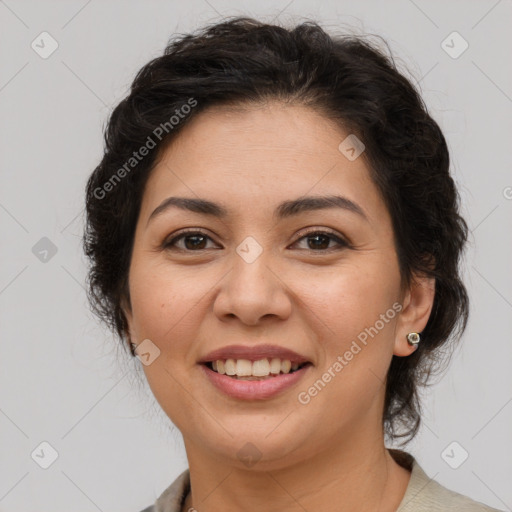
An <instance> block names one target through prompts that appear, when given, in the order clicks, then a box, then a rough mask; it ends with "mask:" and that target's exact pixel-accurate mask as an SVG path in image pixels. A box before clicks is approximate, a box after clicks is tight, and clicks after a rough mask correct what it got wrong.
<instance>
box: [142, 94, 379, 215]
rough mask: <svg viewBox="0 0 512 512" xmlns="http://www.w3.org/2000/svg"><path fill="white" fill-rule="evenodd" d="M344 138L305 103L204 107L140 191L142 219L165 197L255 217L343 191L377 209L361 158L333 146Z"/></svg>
mask: <svg viewBox="0 0 512 512" xmlns="http://www.w3.org/2000/svg"><path fill="white" fill-rule="evenodd" d="M348 135H350V134H348V133H347V132H346V131H343V130H342V129H341V128H340V127H339V126H338V125H336V124H335V123H334V122H332V121H331V120H329V119H326V118H325V117H323V116H322V115H320V114H319V113H317V112H316V111H314V110H312V109H310V108H308V107H305V106H291V105H285V104H282V103H277V102H275V103H270V104H264V105H258V106H250V107H245V106H244V107H230V108H226V107H215V108H210V109H208V110H206V111H204V112H202V113H200V114H197V115H196V117H194V118H193V119H191V120H190V122H189V124H187V125H186V126H185V127H184V128H183V129H182V131H181V132H179V133H178V135H177V136H176V137H175V139H174V140H173V141H172V142H171V143H170V144H169V145H168V146H167V147H166V148H165V150H164V151H162V153H161V155H160V158H159V161H158V163H157V164H156V166H155V168H154V169H153V171H152V173H151V176H150V178H149V180H148V183H147V186H146V190H145V193H144V198H143V208H142V211H141V217H143V216H146V217H147V216H149V215H150V213H151V211H152V209H154V208H155V206H156V205H158V204H159V203H160V202H161V201H162V200H164V199H165V198H166V197H168V196H169V195H181V196H187V197H201V198H208V199H212V200H214V201H215V202H217V203H222V204H224V205H226V206H227V209H228V210H230V211H234V212H236V211H237V209H249V208H250V209H252V210H253V212H256V211H257V209H258V208H259V207H262V206H263V205H268V204H269V203H275V204H278V203H281V202H282V201H284V200H286V199H290V198H293V199H295V198H297V197H300V196H304V195H312V194H313V195H315V194H317V195H332V194H341V195H343V196H345V197H348V198H349V199H352V200H353V201H354V202H358V203H365V204H367V205H368V204H369V203H370V204H371V203H372V202H373V203H375V204H374V205H373V209H374V210H375V209H377V210H378V209H379V207H380V208H382V207H383V204H379V203H382V201H381V199H380V196H379V193H378V191H377V189H376V187H375V185H374V183H373V182H372V180H371V179H370V176H369V172H368V168H367V166H366V163H365V161H364V158H362V157H359V158H357V159H355V160H353V161H351V160H349V159H348V158H347V157H346V156H345V154H344V153H343V152H342V151H340V149H339V146H340V143H342V142H343V141H344V140H345V139H346V138H347V136H348ZM371 209H372V208H370V210H371ZM374 213H376V214H377V215H381V214H382V212H374Z"/></svg>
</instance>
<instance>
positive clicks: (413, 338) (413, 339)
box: [407, 332, 420, 345]
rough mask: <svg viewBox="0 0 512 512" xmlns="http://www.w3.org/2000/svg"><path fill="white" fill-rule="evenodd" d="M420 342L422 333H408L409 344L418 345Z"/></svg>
mask: <svg viewBox="0 0 512 512" xmlns="http://www.w3.org/2000/svg"><path fill="white" fill-rule="evenodd" d="M419 342H420V335H419V334H418V333H417V332H410V333H409V334H408V335H407V343H409V345H417V344H418V343H419Z"/></svg>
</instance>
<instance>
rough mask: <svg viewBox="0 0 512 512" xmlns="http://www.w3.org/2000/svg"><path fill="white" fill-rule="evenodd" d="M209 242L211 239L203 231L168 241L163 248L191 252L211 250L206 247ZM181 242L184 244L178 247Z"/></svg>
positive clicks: (191, 232) (187, 233)
mask: <svg viewBox="0 0 512 512" xmlns="http://www.w3.org/2000/svg"><path fill="white" fill-rule="evenodd" d="M208 240H211V238H210V237H209V236H208V235H206V234H205V233H202V232H201V231H188V232H186V233H181V234H180V235H178V236H175V237H174V238H171V239H170V240H168V241H166V242H165V243H164V245H163V247H164V248H165V249H173V248H176V249H178V250H182V251H190V252H193V251H201V250H205V249H208V248H209V247H207V246H206V245H207V242H208ZM181 241H183V243H182V244H181V246H180V245H178V242H181Z"/></svg>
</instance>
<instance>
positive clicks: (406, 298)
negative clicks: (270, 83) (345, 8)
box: [125, 102, 434, 512]
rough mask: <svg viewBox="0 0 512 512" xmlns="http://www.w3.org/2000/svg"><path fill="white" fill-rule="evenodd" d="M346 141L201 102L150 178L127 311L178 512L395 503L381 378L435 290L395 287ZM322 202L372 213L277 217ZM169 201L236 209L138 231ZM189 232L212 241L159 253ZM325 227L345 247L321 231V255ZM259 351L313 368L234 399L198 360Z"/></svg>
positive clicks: (161, 219) (282, 117)
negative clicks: (248, 455) (314, 389)
mask: <svg viewBox="0 0 512 512" xmlns="http://www.w3.org/2000/svg"><path fill="white" fill-rule="evenodd" d="M347 135H348V133H344V132H343V131H342V130H341V129H340V127H339V126H337V125H335V124H334V123H332V122H331V121H329V120H327V119H325V118H324V117H323V116H321V115H320V114H318V113H316V112H315V111H313V110H311V109H309V108H307V107H304V106H298V105H295V106H292V105H289V104H288V105H284V104H281V103H277V102H272V103H267V104H262V105H259V106H254V105H252V106H250V107H249V106H246V107H244V108H238V109H235V108H233V109H227V108H225V107H224V108H220V107H217V108H211V109H209V110H207V111H205V112H202V113H201V114H199V115H198V116H197V117H196V118H194V119H192V120H191V123H190V124H188V125H187V126H186V127H185V128H184V129H183V131H182V132H181V133H180V134H179V136H178V137H177V138H175V139H174V141H173V142H172V144H171V145H170V146H168V147H167V148H166V149H165V151H164V152H163V153H162V155H161V158H160V160H159V162H158V164H157V165H156V166H155V168H154V170H153V172H152V174H151V176H150V178H149V181H148V183H147V186H146V189H145V191H144V195H143V201H142V205H141V211H140V215H139V219H138V223H137V226H136V233H135V242H134V248H133V254H132V260H131V266H130V270H129V289H130V297H131V306H130V307H127V308H126V310H125V311H126V315H127V319H128V323H129V335H130V338H131V341H132V342H134V343H135V344H138V343H140V342H141V341H142V340H145V339H147V338H149V339H150V340H151V341H152V342H153V343H154V344H155V345H156V346H157V347H158V348H159V350H160V355H159V357H157V358H156V359H155V360H154V362H152V363H151V364H150V365H148V366H144V371H145V375H146V377H147V380H148V382H149V385H150V387H151V389H152V392H153V393H154V395H155V397H156V399H157V401H158V402H159V404H160V405H161V407H162V408H163V410H164V411H165V412H166V414H167V415H168V416H169V418H170V419H171V420H172V422H173V423H174V424H175V425H176V426H177V427H178V428H179V429H180V431H181V433H182V434H183V438H184V442H185V448H186V452H187V457H188V462H189V468H190V475H191V484H192V489H191V493H190V494H189V496H188V497H187V500H186V503H185V506H184V507H183V510H188V508H189V507H191V506H193V507H194V508H195V509H197V510H198V511H199V512H210V511H220V510H222V511H223V512H226V511H238V510H246V511H259V510H266V511H270V512H272V511H278V510H279V511H280V512H285V511H299V510H300V511H303V510H304V509H305V510H310V511H311V510H323V511H334V510H340V508H342V509H343V510H344V511H345V512H351V511H358V512H361V511H366V510H368V511H376V510H379V511H381V512H386V511H394V510H396V509H397V507H398V505H399V503H400V501H401V499H402V498H403V495H404V493H405V490H406V487H407V484H408V481H409V477H410V473H409V472H408V471H407V470H405V469H404V468H402V467H401V466H399V465H398V464H397V463H396V462H395V461H394V460H393V459H392V457H391V456H390V454H389V452H388V451H387V450H386V448H385V445H384V438H383V432H382V426H381V425H382V414H383V404H384V391H385V387H384V382H385V376H386V373H387V370H388V368H389V365H390V363H391V358H392V356H393V355H396V356H399V357H407V356H408V355H410V354H411V353H412V352H413V351H414V349H415V348H414V347H411V346H410V345H409V344H408V343H407V341H406V335H407V333H409V332H411V331H415V332H421V331H422V330H423V329H424V327H425V325H426V323H427V320H428V317H429V315H430V311H431V308H432V302H433V297H434V285H433V282H432V281H431V280H427V279H425V278H422V279H420V278H417V279H416V280H415V281H414V284H412V285H411V286H410V287H408V288H405V287H403V286H402V281H401V278H400V273H399V268H398V261H397V255H396V251H395V246H394V242H393V229H392V224H391V220H390V216H389V213H388V211H387V209H386V207H385V204H384V202H383V199H382V197H381V196H380V194H379V192H378V190H377V188H376V186H375V184H374V183H373V182H372V180H371V179H370V175H369V172H368V168H367V166H366V163H365V161H364V158H363V157H359V158H357V159H356V160H354V161H349V160H348V159H347V158H346V157H345V156H344V155H343V154H342V153H341V152H340V151H339V150H338V146H339V144H340V142H341V141H342V140H343V139H344V138H345V137H346V136H347ZM332 194H339V195H343V196H344V197H347V198H349V199H350V200H352V201H353V202H355V203H357V204H358V205H359V206H360V207H361V209H362V210H363V212H364V213H365V215H366V217H367V218H366V219H365V218H363V216H361V215H358V214H356V213H354V212H351V211H348V210H346V209H340V208H331V209H324V210H317V211H310V212H305V213H302V214H299V215H297V216H293V217H290V218H286V219H283V220H280V221H277V220H276V219H275V218H273V216H272V212H273V211H274V208H275V207H276V205H278V204H279V203H281V202H282V201H285V200H292V199H297V198H299V197H301V196H304V195H332ZM169 196H182V197H193V198H197V197H200V198H204V199H208V200H211V201H214V202H216V203H220V204H222V205H223V206H224V207H226V208H227V209H228V210H229V212H230V214H229V215H228V216H227V217H226V218H224V219H222V220H220V219H217V218H213V217H211V216H208V215H204V214H199V213H193V212H187V211H183V210H180V209H177V208H171V209H169V210H167V211H166V212H164V213H162V214H161V215H158V216H156V217H155V218H153V219H152V220H151V221H150V222H149V223H148V219H149V217H150V214H151V212H153V210H154V209H155V208H156V207H157V206H158V205H159V204H160V203H161V202H162V201H163V200H164V199H166V198H167V197H169ZM183 228H197V229H201V230H202V231H204V232H205V233H206V235H207V236H208V237H209V238H206V239H202V238H200V239H199V242H201V243H200V248H201V250H198V249H195V247H196V246H197V245H194V242H196V243H197V239H194V238H193V235H192V239H190V238H189V239H188V245H187V244H186V242H187V239H183V238H182V239H181V240H180V241H177V242H176V244H175V247H174V248H173V247H172V246H170V247H167V248H162V245H163V243H164V242H165V241H166V240H170V238H172V237H171V235H173V234H176V235H177V234H179V230H181V229H183ZM304 228H308V229H306V230H305V231H306V233H303V231H304ZM326 230H327V231H329V230H330V231H333V232H334V233H335V234H336V235H337V236H340V237H341V238H345V239H348V240H349V241H350V246H349V247H345V246H341V247H340V246H338V244H337V243H336V241H335V240H333V239H330V238H327V239H322V240H323V242H321V243H320V244H319V243H318V242H317V244H316V245H315V240H314V239H312V238H311V233H315V232H318V231H326ZM308 232H309V233H310V238H309V239H308V238H307V237H306V238H304V236H305V235H306V234H307V233H308ZM248 236H251V237H253V238H254V239H255V240H257V242H258V243H259V245H260V246H261V248H262V253H261V255H260V256H259V257H258V258H257V259H256V260H255V261H254V262H253V263H251V264H248V263H247V262H246V261H244V260H243V259H242V258H241V257H240V256H239V255H238V253H237V252H236V248H237V246H238V245H239V244H240V243H241V242H242V241H243V240H244V239H245V238H246V237H248ZM308 240H309V243H308ZM322 243H325V245H322ZM327 244H329V245H327ZM318 245H320V246H321V248H320V249H317V248H316V247H318ZM326 246H327V247H328V248H327V249H326V248H324V247H326ZM180 248H181V251H180V250H179V249H180ZM187 251H188V252H187ZM394 303H399V304H401V305H402V308H403V309H402V311H401V312H400V314H397V315H396V316H395V317H394V318H393V319H391V320H389V321H388V323H386V324H385V326H384V328H383V329H381V330H380V331H379V333H378V335H376V336H374V337H373V339H372V338H369V342H368V344H367V346H365V347H364V348H363V349H362V350H361V351H360V352H359V353H358V354H357V355H355V356H354V358H353V359H352V360H351V361H350V362H349V364H347V365H346V366H345V367H344V368H343V370H342V371H341V372H340V373H338V374H337V375H336V377H335V378H333V379H332V380H331V381H330V382H329V383H328V384H327V385H326V386H325V388H324V389H322V390H321V392H319V393H318V394H317V396H315V397H314V398H312V400H311V401H310V402H309V403H308V404H307V405H302V404H300V403H299V402H298V400H297V395H298V393H299V392H301V391H307V389H308V388H309V387H310V386H311V385H312V384H313V383H314V382H315V381H316V380H318V379H319V378H321V376H322V374H323V373H324V372H325V371H326V370H327V369H328V368H329V367H330V366H332V365H333V363H334V362H335V361H336V358H337V357H338V356H339V355H343V354H344V353H345V351H346V350H348V349H349V347H350V345H351V343H352V341H353V340H355V339H357V335H358V334H359V333H361V332H362V331H364V329H365V328H367V327H369V326H373V325H374V324H375V322H376V321H377V320H378V319H379V318H380V315H381V314H385V313H386V311H388V310H389V309H390V308H391V307H392V305H393V304H394ZM259 343H271V344H276V345H280V346H283V347H286V348H291V349H293V350H295V351H296V352H298V353H300V354H303V355H305V356H306V357H307V358H308V359H309V360H310V361H311V362H312V365H313V366H312V367H311V368H309V370H308V373H307V374H306V375H305V376H304V378H303V379H302V380H301V381H300V382H299V383H298V384H297V385H296V386H293V387H292V388H290V389H288V390H286V391H284V392H283V393H281V394H280V395H278V396H276V397H273V398H270V399H268V400H259V401H242V400H237V399H234V398H231V397H228V396H226V395H224V394H222V393H221V392H220V391H218V390H217V389H216V388H214V387H213V386H212V385H211V384H210V382H209V380H208V379H207V378H206V377H205V376H204V375H203V372H202V369H201V368H200V367H199V366H198V364H197V361H198V360H199V359H200V358H201V357H203V356H204V355H206V354H207V353H208V352H210V351H211V350H214V349H218V348H221V347H223V346H226V345H230V344H245V345H249V346H254V345H257V344H259ZM248 442H250V443H252V444H253V445H254V446H255V447H256V448H257V450H258V451H259V453H260V454H261V458H260V459H259V460H258V461H257V463H256V464H255V465H253V466H252V467H248V466H247V465H246V464H245V463H244V462H243V461H241V460H239V458H238V456H237V452H238V451H239V450H240V449H241V448H242V447H243V446H244V445H245V444H246V443H248Z"/></svg>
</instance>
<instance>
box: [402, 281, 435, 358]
mask: <svg viewBox="0 0 512 512" xmlns="http://www.w3.org/2000/svg"><path fill="white" fill-rule="evenodd" d="M434 296H435V279H434V278H431V277H418V276H413V278H412V280H411V284H410V286H409V287H408V288H407V290H406V291H405V294H404V298H403V301H402V311H401V312H400V316H399V317H398V320H397V326H396V331H395V333H396V338H395V344H394V350H393V354H394V355H395V356H400V357H405V356H409V355H411V354H412V353H413V352H414V351H415V350H416V348H417V346H415V345H409V343H408V341H407V335H408V334H409V333H410V332H418V333H420V332H422V331H423V329H425V326H426V325H427V322H428V319H429V318H430V313H431V312H432V306H433V305H434ZM420 343H421V341H420Z"/></svg>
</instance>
